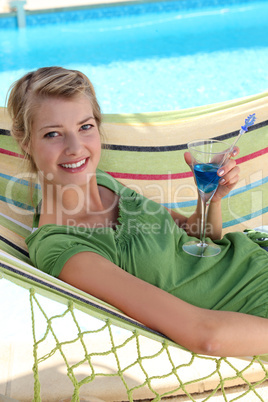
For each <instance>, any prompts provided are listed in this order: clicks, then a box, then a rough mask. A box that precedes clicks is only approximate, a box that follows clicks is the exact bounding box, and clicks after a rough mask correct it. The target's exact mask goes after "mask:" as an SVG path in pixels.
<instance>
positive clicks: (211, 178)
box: [194, 163, 220, 193]
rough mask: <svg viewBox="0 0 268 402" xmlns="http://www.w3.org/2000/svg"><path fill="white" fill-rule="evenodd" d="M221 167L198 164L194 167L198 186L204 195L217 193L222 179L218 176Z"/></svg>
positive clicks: (213, 164) (211, 164)
mask: <svg viewBox="0 0 268 402" xmlns="http://www.w3.org/2000/svg"><path fill="white" fill-rule="evenodd" d="M218 169H219V166H218V165H217V164H215V163H208V164H206V163H198V164H197V165H195V166H194V175H195V178H196V184H197V187H198V189H199V190H200V191H202V192H203V193H210V192H212V191H215V190H216V189H217V187H218V183H219V179H220V177H219V176H218V175H217V171H218Z"/></svg>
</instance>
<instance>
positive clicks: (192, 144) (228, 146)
mask: <svg viewBox="0 0 268 402" xmlns="http://www.w3.org/2000/svg"><path fill="white" fill-rule="evenodd" d="M198 143H200V145H202V144H201V143H203V144H205V145H207V144H210V143H220V144H225V145H226V148H225V149H224V150H222V151H219V152H211V151H201V150H200V149H197V148H196V147H195V146H194V144H196V145H198ZM231 147H232V144H229V143H228V142H225V141H221V140H214V139H210V138H208V139H206V140H193V141H190V142H188V143H187V148H188V149H189V150H190V149H193V150H195V152H202V153H203V154H223V153H226V151H228V149H230V148H231Z"/></svg>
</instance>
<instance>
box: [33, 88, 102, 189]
mask: <svg viewBox="0 0 268 402" xmlns="http://www.w3.org/2000/svg"><path fill="white" fill-rule="evenodd" d="M28 152H29V150H28ZM30 154H31V156H32V158H33V159H34V162H35V164H36V166H37V169H38V171H39V172H40V173H41V175H42V177H43V180H44V181H45V182H49V183H51V184H59V185H70V184H73V185H78V186H83V185H85V184H87V183H88V182H89V180H90V177H91V176H92V174H94V173H95V171H96V168H97V166H98V163H99V160H100V154H101V142H100V134H99V130H98V127H97V124H96V121H95V119H94V116H93V111H92V106H91V102H90V100H89V99H88V98H87V97H86V96H84V95H79V96H77V97H75V98H72V99H64V98H47V99H45V100H42V101H41V102H40V106H39V107H38V109H37V112H36V113H35V115H34V119H33V125H32V131H31V149H30Z"/></svg>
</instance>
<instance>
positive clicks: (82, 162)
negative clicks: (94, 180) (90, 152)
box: [60, 159, 87, 169]
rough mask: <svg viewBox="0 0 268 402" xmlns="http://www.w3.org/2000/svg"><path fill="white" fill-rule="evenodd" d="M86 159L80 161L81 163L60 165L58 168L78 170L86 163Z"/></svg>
mask: <svg viewBox="0 0 268 402" xmlns="http://www.w3.org/2000/svg"><path fill="white" fill-rule="evenodd" d="M86 160H87V159H82V160H81V161H79V162H77V163H62V164H61V165H60V166H62V167H64V168H66V169H75V168H78V167H80V166H82V165H84V164H85V163H86Z"/></svg>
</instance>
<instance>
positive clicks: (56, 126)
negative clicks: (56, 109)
mask: <svg viewBox="0 0 268 402" xmlns="http://www.w3.org/2000/svg"><path fill="white" fill-rule="evenodd" d="M89 120H95V118H94V117H93V116H88V117H86V118H85V119H83V120H82V121H80V122H78V123H77V125H79V124H83V123H85V122H86V121H89ZM61 127H63V125H62V124H53V123H51V124H48V125H46V126H43V127H41V128H40V130H39V131H41V130H44V129H46V128H61Z"/></svg>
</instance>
